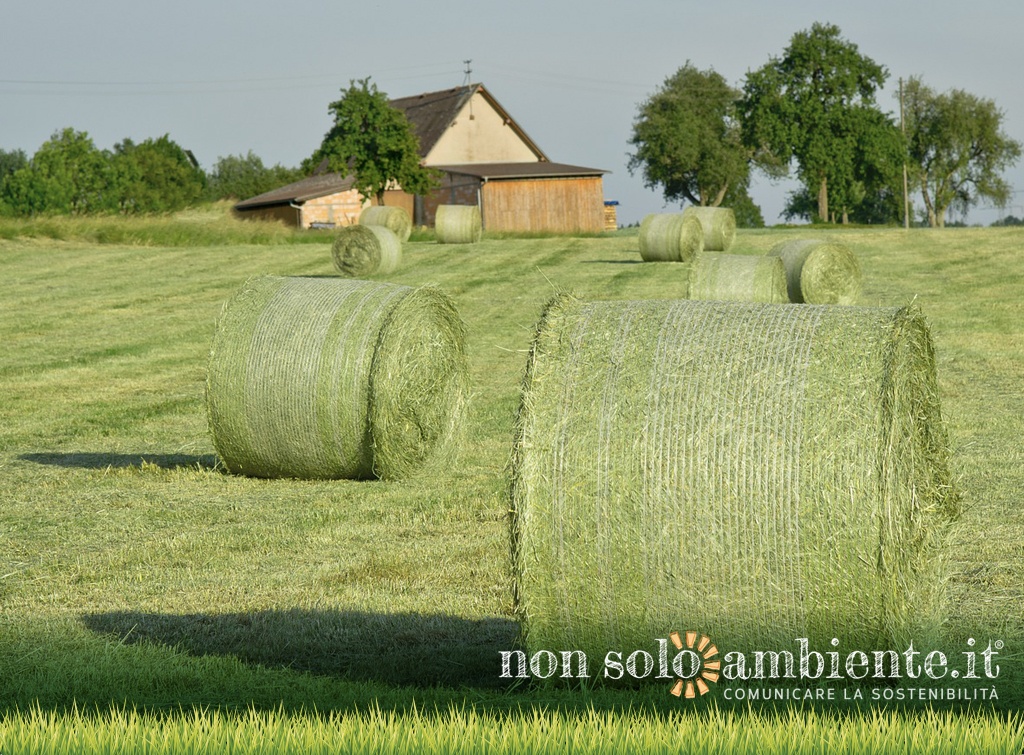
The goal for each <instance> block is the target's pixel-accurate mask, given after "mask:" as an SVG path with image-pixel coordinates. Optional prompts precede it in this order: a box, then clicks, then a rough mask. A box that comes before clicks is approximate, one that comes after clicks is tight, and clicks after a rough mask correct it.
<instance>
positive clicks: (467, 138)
mask: <svg viewBox="0 0 1024 755" xmlns="http://www.w3.org/2000/svg"><path fill="white" fill-rule="evenodd" d="M391 105H392V106H393V107H395V108H397V109H399V110H401V111H402V112H404V113H405V115H406V117H407V118H408V119H409V121H410V123H412V126H413V132H414V133H415V134H416V136H417V138H418V139H419V143H420V154H421V156H422V162H423V164H424V165H427V166H430V167H433V168H435V169H437V170H438V171H440V172H441V174H442V176H443V179H442V185H441V187H440V188H439V189H437V190H435V191H434V192H432V193H431V194H429V195H427V196H413V195H410V194H407V193H405V192H403V191H400V190H395V191H388V192H386V194H385V198H384V204H386V205H398V206H401V207H404V208H405V209H406V210H407V211H408V212H409V214H410V216H411V217H412V218H413V221H414V222H415V223H416V224H417V225H433V222H434V214H435V212H436V209H437V207H438V205H441V204H465V205H478V206H479V207H480V214H481V217H482V219H483V225H484V228H487V229H489V230H505V231H554V232H573V231H586V232H597V231H602V230H604V229H605V205H604V197H603V185H602V177H603V175H604V174H605V173H606V172H607V171H604V170H601V169H597V168H584V167H580V166H575V165H566V164H563V163H554V162H551V161H550V160H549V159H548V157H547V155H545V154H544V152H543V151H542V150H541V149H540V147H538V146H537V144H536V143H535V142H534V141H533V140H532V139H531V138H530V137H529V136H528V135H527V134H526V132H525V131H524V130H523V129H522V128H521V127H520V126H519V124H518V123H516V121H515V120H514V119H513V118H512V116H511V115H509V114H508V113H507V112H506V111H505V109H504V108H503V107H502V106H501V105H500V104H499V103H498V101H497V100H495V99H494V97H493V96H492V95H491V94H490V92H488V91H487V89H485V88H484V86H483V85H482V84H470V85H467V86H462V87H456V88H454V89H446V90H443V91H439V92H427V93H424V94H419V95H415V96H413V97H403V98H401V99H396V100H392V101H391ZM352 186H353V181H352V177H351V176H342V175H340V174H337V173H333V174H323V175H315V176H312V177H310V178H307V179H304V180H302V181H298V182H296V183H293V184H289V185H288V186H282V187H281V188H279V189H275V190H273V191H269V192H266V193H264V194H260V195H259V196H256V197H252V198H250V199H246V200H244V201H242V202H239V203H238V204H237V205H235V210H236V211H237V212H238V214H239V215H241V216H243V217H264V218H268V217H269V218H276V219H281V220H284V221H285V222H287V223H289V224H294V225H297V226H299V227H303V228H316V227H330V226H335V225H349V224H351V223H354V222H356V220H357V219H358V217H359V213H360V212H361V211H362V209H363V207H364V206H368V205H369V204H370V202H369V201H366V202H363V201H362V200H361V199H360V197H359V193H358V191H356V190H355V189H354V188H352Z"/></svg>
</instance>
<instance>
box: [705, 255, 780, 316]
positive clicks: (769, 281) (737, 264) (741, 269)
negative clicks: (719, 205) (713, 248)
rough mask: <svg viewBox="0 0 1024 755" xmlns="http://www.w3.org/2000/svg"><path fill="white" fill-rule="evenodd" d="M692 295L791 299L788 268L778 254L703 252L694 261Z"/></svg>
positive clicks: (776, 300) (768, 300) (774, 300)
mask: <svg viewBox="0 0 1024 755" xmlns="http://www.w3.org/2000/svg"><path fill="white" fill-rule="evenodd" d="M689 298H691V299H707V300H717V301H748V302H763V303H766V304H771V303H777V304H781V303H784V302H788V301H789V295H788V293H787V292H786V268H785V266H784V265H783V264H782V260H781V259H779V258H778V257H763V256H761V257H750V256H746V255H742V254H722V253H720V252H701V253H700V254H698V255H697V256H696V257H695V258H694V260H693V262H692V263H691V264H690V294H689Z"/></svg>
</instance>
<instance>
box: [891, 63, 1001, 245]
mask: <svg viewBox="0 0 1024 755" xmlns="http://www.w3.org/2000/svg"><path fill="white" fill-rule="evenodd" d="M1002 120H1003V114H1002V112H1001V111H1000V110H999V109H998V108H997V107H996V104H995V102H993V101H992V100H988V99H983V98H981V97H976V96H975V95H972V94H969V93H968V92H965V91H963V90H960V89H953V90H950V91H949V92H945V93H943V94H937V93H936V92H935V91H934V90H932V89H931V88H930V87H928V86H926V85H925V84H924V83H922V81H921V79H920V78H918V77H914V78H911V79H910V80H909V81H908V82H907V85H906V88H905V92H904V123H905V126H906V129H907V150H908V153H909V164H910V174H911V177H912V179H913V181H914V183H915V185H916V186H917V188H919V189H920V190H921V198H922V199H923V200H924V205H925V209H926V210H927V212H928V223H929V225H931V226H932V227H940V228H941V227H942V226H944V225H945V223H946V213H947V211H948V210H949V208H950V207H954V208H956V209H959V210H961V211H964V212H966V211H967V209H968V208H970V207H971V206H973V205H974V204H977V202H978V201H979V200H980V199H981V198H982V197H984V198H986V199H989V200H991V201H993V202H994V203H996V204H1005V203H1006V201H1007V200H1008V199H1009V198H1010V191H1011V188H1010V185H1009V184H1008V183H1007V182H1006V180H1005V179H1004V178H1003V177H1002V175H1001V174H1002V171H1003V170H1004V169H1006V168H1008V167H1010V166H1012V165H1013V164H1014V163H1016V162H1017V159H1018V158H1019V157H1020V154H1021V144H1020V142H1018V141H1015V140H1014V139H1011V138H1010V137H1009V136H1007V135H1006V134H1005V133H1004V132H1003V131H1002Z"/></svg>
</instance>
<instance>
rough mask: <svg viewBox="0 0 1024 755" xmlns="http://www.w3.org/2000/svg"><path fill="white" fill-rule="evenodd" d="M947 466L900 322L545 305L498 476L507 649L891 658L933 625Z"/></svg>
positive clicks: (907, 325) (803, 310) (917, 318)
mask: <svg viewBox="0 0 1024 755" xmlns="http://www.w3.org/2000/svg"><path fill="white" fill-rule="evenodd" d="M947 445H948V444H947V440H946V436H945V432H944V429H943V424H942V420H941V416H940V411H939V399H938V393H937V389H936V378H935V357H934V354H933V351H932V343H931V339H930V336H929V332H928V329H927V326H926V324H925V322H924V320H923V318H922V316H921V315H920V313H919V312H918V311H916V310H915V309H913V308H900V309H868V308H854V307H818V306H814V307H794V306H788V305H778V304H738V303H723V302H700V301H627V302H589V303H584V302H580V301H578V300H576V299H574V298H572V297H568V296H564V295H563V296H561V297H557V298H556V299H555V300H554V301H553V302H552V303H551V304H549V305H548V308H547V310H546V311H545V313H544V315H543V317H542V319H541V322H540V324H539V325H538V330H537V334H536V337H535V340H534V343H533V346H532V349H531V353H530V357H529V362H528V367H527V372H526V378H525V381H524V384H523V391H522V399H521V404H520V408H519V412H518V416H517V421H516V442H515V444H514V450H513V455H512V461H511V475H512V483H511V508H512V519H511V543H512V554H513V564H514V575H515V583H514V594H515V596H516V603H517V611H518V614H519V618H520V621H521V622H522V627H523V631H524V634H525V640H526V645H527V647H528V649H529V651H530V652H531V653H532V652H536V651H537V650H540V649H548V650H554V651H557V650H560V649H574V650H575V649H579V650H584V651H585V652H586V653H587V654H588V656H589V657H590V658H591V660H592V662H595V663H599V662H600V659H601V658H603V657H604V654H605V653H606V652H608V651H610V650H617V651H624V655H623V657H625V653H626V652H630V651H632V650H634V649H645V650H648V651H650V650H651V648H652V645H653V642H654V638H657V637H662V638H664V637H667V634H668V632H670V631H671V630H673V629H677V630H683V629H687V630H688V629H694V630H699V631H700V632H702V633H704V634H707V635H708V636H709V637H711V638H712V639H713V640H715V641H716V642H718V643H719V647H726V646H727V647H729V648H730V649H742V648H747V647H751V646H752V645H755V644H756V646H758V647H760V648H762V649H765V650H791V651H795V650H796V648H795V647H794V642H795V638H798V637H806V638H809V639H810V641H811V642H812V644H813V643H818V642H820V644H818V649H819V650H820V649H823V648H824V649H826V650H827V649H831V646H830V645H829V644H828V643H829V641H830V640H831V638H833V637H837V636H841V637H842V638H843V640H842V641H843V647H844V648H850V647H865V648H874V647H888V645H878V644H875V643H877V642H884V641H885V640H887V639H888V640H891V639H893V638H895V637H900V638H902V639H904V640H905V639H906V638H907V637H908V631H909V630H910V629H911V628H912V627H913V626H914V625H915V620H920V621H927V620H928V617H932V616H933V615H934V612H935V611H936V610H937V606H939V605H940V598H939V595H938V585H939V584H940V583H941V581H942V580H941V579H939V578H938V577H937V576H936V575H937V574H938V566H937V564H938V563H939V560H938V559H937V558H935V557H934V554H935V553H936V552H937V550H938V548H937V543H938V539H939V536H940V534H941V533H942V532H943V531H944V529H945V528H946V525H947V523H948V521H949V520H950V519H951V518H952V517H954V516H955V515H956V514H957V512H958V505H959V503H958V498H957V496H956V495H955V494H954V493H953V492H952V489H951V483H950V479H951V478H950V474H949V470H948V466H947ZM680 623H682V624H685V626H681V625H680ZM920 636H921V635H916V637H920ZM918 641H919V642H920V640H918ZM780 643H781V644H780ZM858 643H860V644H858Z"/></svg>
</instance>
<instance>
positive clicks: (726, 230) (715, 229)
mask: <svg viewBox="0 0 1024 755" xmlns="http://www.w3.org/2000/svg"><path fill="white" fill-rule="evenodd" d="M683 214H684V215H687V216H692V217H694V218H696V219H697V220H699V221H700V225H701V228H703V229H704V250H705V251H708V252H727V251H729V248H730V247H731V246H732V243H733V242H734V241H735V240H736V213H734V212H733V211H732V208H730V207H698V206H694V205H691V206H690V207H687V208H686V209H685V210H683Z"/></svg>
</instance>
